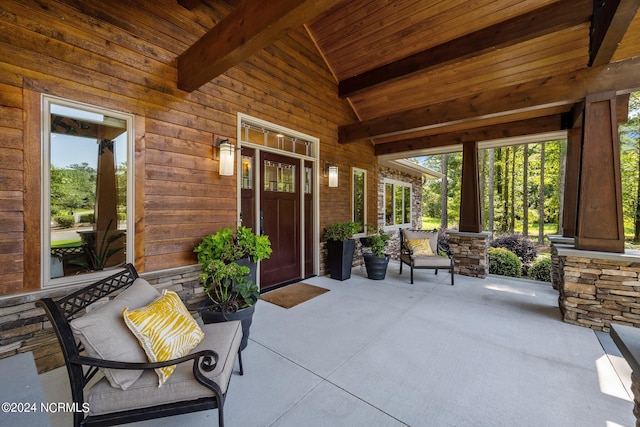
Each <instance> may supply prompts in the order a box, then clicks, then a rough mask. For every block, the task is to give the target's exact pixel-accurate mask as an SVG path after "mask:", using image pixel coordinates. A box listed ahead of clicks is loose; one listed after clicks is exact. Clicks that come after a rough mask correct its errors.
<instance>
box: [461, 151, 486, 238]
mask: <svg viewBox="0 0 640 427" xmlns="http://www.w3.org/2000/svg"><path fill="white" fill-rule="evenodd" d="M460 193H461V194H460V231H466V232H472V233H479V232H481V231H482V222H481V220H480V218H481V216H480V184H479V180H478V143H477V142H465V143H464V145H463V148H462V186H461V191H460Z"/></svg>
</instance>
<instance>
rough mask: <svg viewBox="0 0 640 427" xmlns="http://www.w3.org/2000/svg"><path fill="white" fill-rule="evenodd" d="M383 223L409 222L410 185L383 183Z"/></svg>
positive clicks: (399, 223)
mask: <svg viewBox="0 0 640 427" xmlns="http://www.w3.org/2000/svg"><path fill="white" fill-rule="evenodd" d="M384 198H385V200H384V203H385V225H405V224H409V225H410V224H411V185H410V184H403V183H400V182H397V183H396V182H393V183H392V182H387V183H385V191H384Z"/></svg>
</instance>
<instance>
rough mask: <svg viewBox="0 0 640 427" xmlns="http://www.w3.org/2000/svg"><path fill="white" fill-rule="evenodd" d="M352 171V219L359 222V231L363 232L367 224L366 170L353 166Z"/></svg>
mask: <svg viewBox="0 0 640 427" xmlns="http://www.w3.org/2000/svg"><path fill="white" fill-rule="evenodd" d="M352 172H353V179H352V184H351V185H352V189H351V198H352V210H353V215H352V221H353V222H356V223H358V224H360V229H359V230H358V231H359V232H364V231H365V227H366V226H367V171H366V170H363V169H357V168H353V169H352Z"/></svg>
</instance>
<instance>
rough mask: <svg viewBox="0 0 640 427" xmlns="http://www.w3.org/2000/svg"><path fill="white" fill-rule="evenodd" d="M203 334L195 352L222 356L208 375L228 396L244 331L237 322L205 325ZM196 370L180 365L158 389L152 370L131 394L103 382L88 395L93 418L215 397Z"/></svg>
mask: <svg viewBox="0 0 640 427" xmlns="http://www.w3.org/2000/svg"><path fill="white" fill-rule="evenodd" d="M202 331H203V332H204V335H205V336H204V339H203V340H202V342H200V344H199V345H198V346H197V347H196V348H194V349H193V352H198V351H201V350H214V351H216V352H217V353H218V355H219V356H220V359H219V360H218V365H217V366H216V368H215V369H214V370H213V371H212V372H207V373H205V375H206V376H207V377H209V378H210V379H212V380H213V381H214V382H216V383H217V384H218V385H219V386H220V388H221V389H222V393H226V391H227V385H228V384H229V380H230V378H231V374H232V372H233V368H234V362H235V359H236V355H237V354H238V349H239V348H240V341H241V339H242V327H241V325H240V322H239V321H237V320H235V321H229V322H223V323H213V324H208V325H204V326H203V328H202ZM226 349H229V350H226ZM192 369H193V362H187V363H181V364H179V365H178V366H177V367H176V369H175V371H174V372H173V374H172V375H171V377H169V379H168V380H167V382H166V383H164V384H163V385H162V387H158V376H157V375H156V373H155V372H154V371H153V370H152V369H149V370H145V371H144V373H143V374H142V376H141V377H140V378H139V379H138V380H137V381H136V382H135V383H133V385H131V386H130V387H129V388H128V389H127V390H120V389H117V388H114V387H111V386H110V385H109V383H108V382H107V381H106V380H105V379H102V380H100V381H99V382H98V383H97V384H96V385H94V386H93V387H91V389H89V390H88V391H87V392H86V399H85V400H86V401H87V402H88V403H89V408H90V410H89V415H100V414H107V413H112V412H118V411H126V410H131V409H138V408H147V407H150V406H156V405H164V404H169V403H173V402H179V401H185V400H194V399H199V398H202V397H212V396H213V393H212V392H211V391H210V390H209V389H208V388H205V387H204V386H203V385H201V384H200V383H198V382H197V381H196V380H195V378H194V377H193V372H192Z"/></svg>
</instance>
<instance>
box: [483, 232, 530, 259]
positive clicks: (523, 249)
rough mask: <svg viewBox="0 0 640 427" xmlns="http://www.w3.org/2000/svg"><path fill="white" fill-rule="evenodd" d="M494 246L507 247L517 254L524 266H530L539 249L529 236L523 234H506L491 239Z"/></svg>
mask: <svg viewBox="0 0 640 427" xmlns="http://www.w3.org/2000/svg"><path fill="white" fill-rule="evenodd" d="M491 247H493V248H505V249H509V250H510V251H511V252H513V253H514V254H516V256H517V257H518V258H520V261H521V262H522V264H523V265H524V266H529V265H531V263H532V262H533V260H534V259H536V255H537V254H538V249H537V248H536V244H535V243H534V242H533V240H531V239H530V238H529V237H528V236H525V235H523V234H518V233H514V234H505V235H503V236H498V237H496V238H495V239H493V240H492V241H491Z"/></svg>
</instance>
